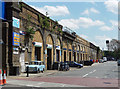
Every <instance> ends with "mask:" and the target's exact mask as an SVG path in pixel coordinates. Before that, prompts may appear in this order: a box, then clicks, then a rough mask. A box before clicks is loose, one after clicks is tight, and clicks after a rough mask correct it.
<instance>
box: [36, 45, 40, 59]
mask: <svg viewBox="0 0 120 89" xmlns="http://www.w3.org/2000/svg"><path fill="white" fill-rule="evenodd" d="M35 60H36V61H41V48H40V47H35Z"/></svg>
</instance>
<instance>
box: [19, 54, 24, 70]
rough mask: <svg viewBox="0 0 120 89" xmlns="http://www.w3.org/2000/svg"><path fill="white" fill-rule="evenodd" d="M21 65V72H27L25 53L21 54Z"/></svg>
mask: <svg viewBox="0 0 120 89" xmlns="http://www.w3.org/2000/svg"><path fill="white" fill-rule="evenodd" d="M20 65H21V72H25V54H24V52H21V53H20Z"/></svg>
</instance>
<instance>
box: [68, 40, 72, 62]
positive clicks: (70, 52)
mask: <svg viewBox="0 0 120 89" xmlns="http://www.w3.org/2000/svg"><path fill="white" fill-rule="evenodd" d="M68 54H69V56H68V57H69V58H68V59H69V61H73V60H72V42H69V46H68Z"/></svg>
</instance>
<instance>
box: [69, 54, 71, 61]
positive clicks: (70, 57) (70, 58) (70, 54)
mask: <svg viewBox="0 0 120 89" xmlns="http://www.w3.org/2000/svg"><path fill="white" fill-rule="evenodd" d="M69 61H71V52H69Z"/></svg>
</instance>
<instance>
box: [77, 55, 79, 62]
mask: <svg viewBox="0 0 120 89" xmlns="http://www.w3.org/2000/svg"><path fill="white" fill-rule="evenodd" d="M77 61H78V62H79V53H77Z"/></svg>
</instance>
